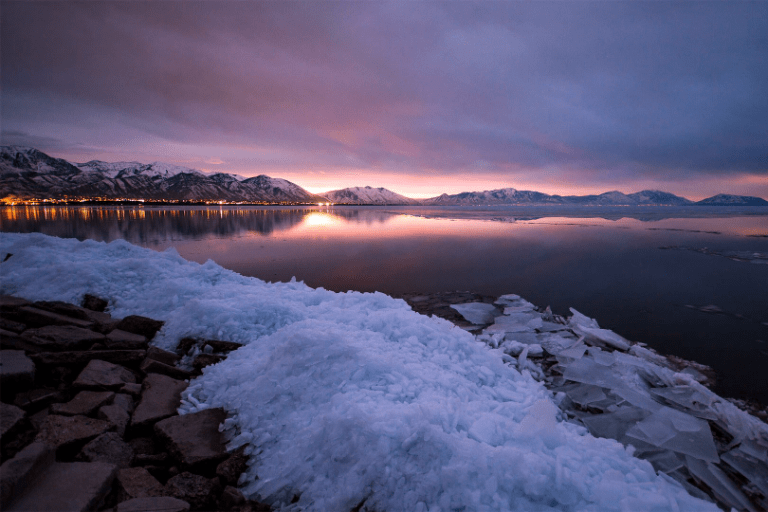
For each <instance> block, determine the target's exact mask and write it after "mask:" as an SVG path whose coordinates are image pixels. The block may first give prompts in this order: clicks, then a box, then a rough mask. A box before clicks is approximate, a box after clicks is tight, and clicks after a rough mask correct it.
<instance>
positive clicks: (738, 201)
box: [695, 194, 768, 206]
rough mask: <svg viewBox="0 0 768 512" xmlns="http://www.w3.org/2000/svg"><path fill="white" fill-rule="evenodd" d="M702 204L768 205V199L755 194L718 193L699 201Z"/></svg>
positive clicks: (698, 203)
mask: <svg viewBox="0 0 768 512" xmlns="http://www.w3.org/2000/svg"><path fill="white" fill-rule="evenodd" d="M695 204H697V205H701V206H768V201H766V200H765V199H762V198H760V197H753V196H733V195H730V194H717V195H716V196H712V197H708V198H706V199H702V200H701V201H697V202H696V203H695Z"/></svg>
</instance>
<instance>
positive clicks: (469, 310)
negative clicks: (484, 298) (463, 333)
mask: <svg viewBox="0 0 768 512" xmlns="http://www.w3.org/2000/svg"><path fill="white" fill-rule="evenodd" d="M451 308H453V309H455V310H456V311H458V312H459V314H460V315H461V316H463V317H464V318H465V319H466V320H467V322H470V323H473V324H475V325H484V324H490V323H493V319H494V313H495V312H498V309H497V308H496V306H494V305H493V304H485V303H483V302H469V303H467V304H452V305H451Z"/></svg>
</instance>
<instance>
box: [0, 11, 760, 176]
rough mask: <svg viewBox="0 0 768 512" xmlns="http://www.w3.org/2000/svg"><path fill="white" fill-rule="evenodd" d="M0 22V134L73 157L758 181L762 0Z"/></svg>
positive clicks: (62, 15)
mask: <svg viewBox="0 0 768 512" xmlns="http://www.w3.org/2000/svg"><path fill="white" fill-rule="evenodd" d="M0 24H1V26H0V29H1V32H0V36H1V37H2V48H1V51H2V56H1V57H2V63H3V73H2V89H3V97H2V100H1V101H2V107H3V117H4V120H3V122H4V126H5V127H6V128H7V129H9V130H16V131H26V132H33V131H34V130H36V129H39V130H45V131H46V133H41V134H39V136H40V137H53V138H57V139H62V140H70V142H71V143H72V144H75V143H78V142H79V143H83V144H86V145H91V144H93V145H98V146H99V147H102V148H105V147H106V146H108V145H109V144H110V141H111V143H112V144H114V145H115V146H118V145H120V146H121V149H122V150H123V151H124V150H126V148H125V145H126V139H130V137H135V134H136V133H144V134H146V137H147V138H154V139H156V140H157V141H160V142H162V141H169V142H173V143H178V144H189V145H201V146H232V147H251V146H259V147H262V148H270V149H271V153H270V155H271V156H263V157H259V156H257V157H254V158H253V160H252V161H251V163H252V165H253V168H254V170H255V171H258V168H259V167H266V168H274V167H283V168H291V167H296V166H309V165H315V166H317V167H323V166H325V167H328V168H358V169H371V170H372V171H380V170H382V169H389V170H397V172H409V173H412V174H418V173H421V172H426V171H427V170H428V171H430V172H434V171H435V170H438V171H439V172H440V173H442V174H443V175H451V174H455V175H459V174H461V173H466V172H472V171H473V170H476V169H482V171H483V172H484V173H490V174H492V173H496V174H497V175H500V176H504V175H505V174H506V175H509V176H510V177H511V178H514V176H516V174H515V173H519V172H523V171H521V169H522V170H524V172H527V173H530V172H535V170H536V169H542V171H541V172H542V173H543V174H547V173H549V174H551V173H553V172H556V170H557V169H559V170H560V172H562V173H563V176H566V175H567V176H569V177H573V176H576V175H578V173H579V172H582V173H583V176H584V177H585V179H587V178H588V179H591V180H593V181H597V182H600V181H604V182H607V181H611V180H614V181H615V180H622V179H623V180H627V181H632V180H634V181H641V180H653V179H670V176H673V177H675V179H686V178H692V177H695V176H696V175H700V174H702V175H706V176H708V177H717V176H724V177H725V176H729V175H737V174H744V173H747V174H752V175H763V176H765V175H766V174H768V154H767V152H766V149H765V148H766V140H768V130H767V129H766V123H765V119H766V118H768V99H767V98H768V95H766V94H765V91H766V90H768V64H766V62H768V50H767V49H768V30H766V29H765V27H766V26H768V3H765V2H703V3H698V2H674V3H666V2H607V3H593V2H553V3H549V2H532V3H522V2H513V3H506V2H504V3H502V2H498V3H497V2H446V3H438V2H418V3H410V2H408V3H406V2H360V3H352V2H198V1H190V2H161V1H157V2H154V1H149V2H14V1H6V2H4V3H3V16H2V21H0ZM22 100H23V101H22ZM22 103H23V104H24V105H25V108H24V109H23V110H22V109H21V108H20V107H19V105H21V104H22ZM68 103H71V104H73V105H78V109H79V110H75V109H73V108H67V107H66V105H67V104H68ZM54 107H55V108H54ZM31 110H37V111H35V112H32V111H31ZM73 111H74V112H80V114H77V113H75V114H73V113H72V112H73ZM86 120H87V121H86ZM99 120H101V122H102V124H103V126H101V127H98V126H93V125H96V124H98V123H99ZM67 125H72V126H75V127H77V128H78V129H77V130H74V131H73V133H77V134H78V137H81V138H82V137H86V138H87V137H88V135H87V133H88V129H87V127H88V126H92V129H93V131H94V132H97V131H100V132H101V133H100V135H99V137H101V138H100V139H99V142H98V144H97V143H96V142H94V141H90V140H73V139H72V136H73V135H72V134H69V135H68V133H66V130H65V129H64V127H66V126H67ZM56 127H59V128H56ZM57 129H58V130H61V133H56V130H57ZM129 133H130V134H131V135H130V137H129V135H128V134H129ZM121 137H122V140H121ZM68 138H69V139H68ZM212 156H218V155H212Z"/></svg>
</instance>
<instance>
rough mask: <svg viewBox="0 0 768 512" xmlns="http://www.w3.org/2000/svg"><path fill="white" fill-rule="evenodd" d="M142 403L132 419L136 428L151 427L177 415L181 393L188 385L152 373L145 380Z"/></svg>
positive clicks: (132, 423)
mask: <svg viewBox="0 0 768 512" xmlns="http://www.w3.org/2000/svg"><path fill="white" fill-rule="evenodd" d="M143 387H144V389H143V391H142V393H141V401H140V402H139V405H138V406H137V407H136V410H135V411H134V413H133V418H132V419H131V425H132V426H133V427H136V428H143V427H149V426H152V425H154V424H155V423H156V422H158V421H160V420H162V419H165V418H167V417H169V416H173V415H174V414H176V409H177V408H178V407H179V404H180V402H181V392H182V391H184V390H185V389H186V388H187V383H186V382H183V381H180V380H176V379H172V378H170V377H168V376H166V375H160V374H157V373H150V374H149V375H147V378H146V379H144V385H143Z"/></svg>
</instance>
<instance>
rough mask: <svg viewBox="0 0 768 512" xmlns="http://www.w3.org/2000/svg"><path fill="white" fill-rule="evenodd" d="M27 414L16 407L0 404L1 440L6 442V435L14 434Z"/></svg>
mask: <svg viewBox="0 0 768 512" xmlns="http://www.w3.org/2000/svg"><path fill="white" fill-rule="evenodd" d="M26 415H27V414H26V413H25V412H24V410H23V409H19V408H18V407H16V406H15V405H11V404H6V403H5V402H0V440H2V441H3V442H4V441H5V435H6V434H7V433H9V432H12V431H13V429H14V428H16V426H18V425H19V423H20V422H21V420H23V419H24V417H25V416H26Z"/></svg>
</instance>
